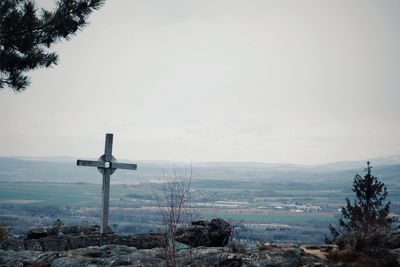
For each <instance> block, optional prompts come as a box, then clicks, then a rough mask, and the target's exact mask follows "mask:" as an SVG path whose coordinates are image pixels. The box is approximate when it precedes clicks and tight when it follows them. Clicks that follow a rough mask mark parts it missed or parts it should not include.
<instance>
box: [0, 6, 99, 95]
mask: <svg viewBox="0 0 400 267" xmlns="http://www.w3.org/2000/svg"><path fill="white" fill-rule="evenodd" d="M103 3H104V0H59V1H58V2H57V6H56V8H55V9H54V10H52V11H49V10H45V9H40V11H39V8H38V7H37V6H36V4H35V2H34V1H33V0H1V1H0V89H2V88H4V87H5V86H7V87H10V88H12V89H13V90H14V91H15V92H20V91H22V90H24V89H25V88H26V87H27V86H28V85H29V84H30V82H29V78H28V77H27V76H25V75H24V73H25V72H28V71H30V70H33V69H36V68H42V67H44V68H48V67H50V66H53V65H56V64H57V62H58V56H57V54H56V53H55V52H48V49H49V48H50V47H51V46H52V45H53V44H55V43H57V42H58V41H60V40H62V39H66V40H68V39H69V38H70V37H71V36H72V35H73V34H74V33H76V31H78V30H80V29H82V28H83V27H84V26H86V25H87V18H88V16H89V14H90V13H92V11H93V10H96V9H98V8H100V7H101V6H102V4H103Z"/></svg>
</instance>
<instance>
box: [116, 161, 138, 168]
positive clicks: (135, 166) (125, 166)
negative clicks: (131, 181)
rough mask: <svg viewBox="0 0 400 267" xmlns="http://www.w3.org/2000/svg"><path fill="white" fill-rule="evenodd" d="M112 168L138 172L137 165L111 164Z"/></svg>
mask: <svg viewBox="0 0 400 267" xmlns="http://www.w3.org/2000/svg"><path fill="white" fill-rule="evenodd" d="M110 164H111V166H110V168H115V169H125V170H136V169H137V165H136V164H128V163H118V162H111V163H110Z"/></svg>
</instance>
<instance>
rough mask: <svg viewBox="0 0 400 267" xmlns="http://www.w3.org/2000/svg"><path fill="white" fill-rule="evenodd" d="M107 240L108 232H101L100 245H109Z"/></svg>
mask: <svg viewBox="0 0 400 267" xmlns="http://www.w3.org/2000/svg"><path fill="white" fill-rule="evenodd" d="M107 241H108V240H107V234H106V233H101V234H100V247H101V246H104V245H107V244H108V242H107Z"/></svg>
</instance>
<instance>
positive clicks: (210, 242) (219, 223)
mask: <svg viewBox="0 0 400 267" xmlns="http://www.w3.org/2000/svg"><path fill="white" fill-rule="evenodd" d="M231 233H232V227H231V226H230V224H229V223H228V222H227V221H225V220H223V219H220V218H217V219H212V220H211V221H207V220H199V221H194V222H192V223H191V225H190V226H185V227H180V228H178V229H177V232H176V238H175V240H176V241H178V242H180V243H183V244H186V245H188V246H191V247H198V246H205V247H222V246H225V245H226V244H227V242H228V240H229V236H230V235H231Z"/></svg>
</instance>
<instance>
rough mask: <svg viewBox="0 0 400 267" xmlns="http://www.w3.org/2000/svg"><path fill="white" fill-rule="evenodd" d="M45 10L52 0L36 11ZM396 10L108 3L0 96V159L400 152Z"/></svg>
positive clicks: (284, 157)
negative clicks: (110, 139)
mask: <svg viewBox="0 0 400 267" xmlns="http://www.w3.org/2000/svg"><path fill="white" fill-rule="evenodd" d="M38 2H39V3H41V4H44V5H49V3H50V2H52V1H50V0H41V1H38ZM399 14H400V1H397V0H393V1H384V0H381V1H376V0H374V1H367V0H359V1H356V0H353V1H348V0H343V1H337V0H335V1H333V0H331V1H322V0H315V1H304V0H303V1H298V0H292V1H282V0H279V1H278V0H276V1H266V0H260V1H256V0H251V1H249V0H242V1H233V0H197V1H189V0H180V1H170V0H169V1H165V0H157V1H156V0H141V1H138V0H135V1H133V0H118V1H115V0H114V1H111V0H108V1H107V3H106V5H105V6H104V7H103V8H102V9H101V10H99V11H97V12H96V13H94V14H93V15H92V16H91V18H90V21H91V24H90V25H89V26H88V27H87V28H85V29H84V30H83V31H82V32H80V33H78V34H77V35H76V36H74V37H73V38H72V40H71V41H69V42H62V43H61V44H59V45H57V46H55V47H54V50H56V51H57V52H58V53H59V55H60V63H59V65H58V66H56V67H54V68H52V69H46V70H38V71H35V72H31V73H30V74H29V75H30V76H31V78H32V85H31V87H29V88H28V89H27V90H26V91H25V92H23V93H21V94H15V93H13V92H12V90H10V89H3V90H2V91H0V114H2V116H1V117H0V125H1V130H0V138H1V141H0V155H1V156H15V155H22V156H56V155H57V156H61V155H63V156H74V157H79V158H87V157H98V156H100V154H101V153H102V152H103V146H104V136H105V133H106V132H112V133H114V135H115V136H114V155H115V156H116V157H117V158H127V159H132V160H135V159H142V160H145V159H150V160H156V159H166V160H174V161H195V162H196V161H260V162H292V163H325V162H331V161H339V160H353V159H354V160H355V159H365V158H370V157H380V156H389V155H394V154H400V123H399V115H400V104H399V100H400V90H399V89H400V88H399V87H400V49H399V47H400V20H399Z"/></svg>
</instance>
